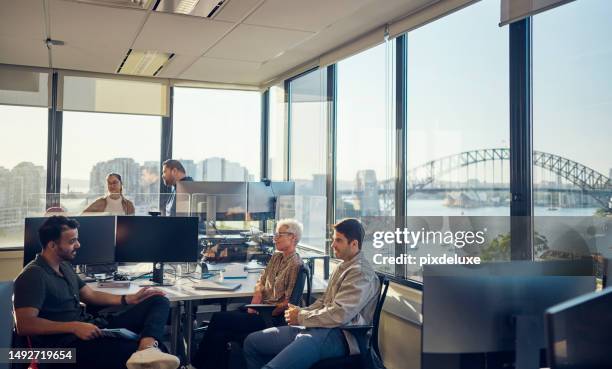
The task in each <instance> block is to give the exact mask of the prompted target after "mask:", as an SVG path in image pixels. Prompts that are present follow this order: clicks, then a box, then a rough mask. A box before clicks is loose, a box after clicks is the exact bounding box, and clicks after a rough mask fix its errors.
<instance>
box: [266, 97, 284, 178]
mask: <svg viewBox="0 0 612 369" xmlns="http://www.w3.org/2000/svg"><path fill="white" fill-rule="evenodd" d="M269 112H270V117H269V124H270V127H269V134H268V137H269V139H268V171H269V174H268V175H269V178H270V179H271V180H273V181H282V180H284V179H285V171H286V167H287V160H286V153H287V124H286V121H287V120H286V119H285V118H286V104H285V90H284V89H283V86H282V85H276V86H272V87H270V95H269Z"/></svg>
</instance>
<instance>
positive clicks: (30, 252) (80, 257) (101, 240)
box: [23, 216, 115, 266]
mask: <svg viewBox="0 0 612 369" xmlns="http://www.w3.org/2000/svg"><path fill="white" fill-rule="evenodd" d="M70 218H72V219H76V221H77V222H79V243H80V244H81V247H80V248H79V249H78V250H77V253H76V257H75V258H74V260H72V264H74V265H83V264H86V265H93V264H109V263H114V262H115V217H114V216H77V217H70ZM47 219H48V217H38V218H26V219H25V235H24V241H23V265H24V266H25V265H26V264H28V263H29V262H30V261H32V260H34V257H35V256H36V254H37V253H39V252H41V250H42V245H41V243H40V239H39V237H38V229H39V228H40V227H41V226H42V224H43V223H44V222H45V220H47Z"/></svg>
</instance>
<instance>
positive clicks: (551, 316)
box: [545, 288, 612, 369]
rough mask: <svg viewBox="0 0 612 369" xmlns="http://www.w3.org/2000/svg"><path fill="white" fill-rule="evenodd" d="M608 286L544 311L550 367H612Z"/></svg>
mask: <svg viewBox="0 0 612 369" xmlns="http://www.w3.org/2000/svg"><path fill="white" fill-rule="evenodd" d="M610 306H612V288H606V289H605V290H603V291H600V292H592V293H589V294H587V295H584V296H580V297H576V298H575V299H572V300H569V301H566V302H564V303H561V304H559V305H555V306H553V307H551V308H549V309H548V310H546V314H545V323H546V333H547V334H546V338H547V341H548V345H547V346H548V362H549V365H550V368H551V369H609V368H612V355H611V354H610V345H611V344H612V314H610Z"/></svg>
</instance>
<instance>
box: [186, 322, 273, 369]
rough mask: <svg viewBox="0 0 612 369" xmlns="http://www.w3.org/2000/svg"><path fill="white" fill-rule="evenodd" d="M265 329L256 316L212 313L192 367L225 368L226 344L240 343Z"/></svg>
mask: <svg viewBox="0 0 612 369" xmlns="http://www.w3.org/2000/svg"><path fill="white" fill-rule="evenodd" d="M265 327H266V325H265V323H264V321H263V319H262V318H261V317H260V316H259V315H257V314H249V313H247V312H246V311H239V310H235V311H220V312H217V313H214V314H213V316H212V318H211V319H210V324H209V325H208V328H207V329H206V333H204V337H203V338H202V341H200V345H199V347H198V351H197V353H196V356H195V357H194V360H193V363H192V365H193V366H195V367H196V368H198V369H225V368H227V362H228V350H227V344H228V343H229V342H232V341H238V342H240V343H242V341H244V339H245V338H246V336H248V335H249V334H250V333H252V332H256V331H259V330H262V329H264V328H265Z"/></svg>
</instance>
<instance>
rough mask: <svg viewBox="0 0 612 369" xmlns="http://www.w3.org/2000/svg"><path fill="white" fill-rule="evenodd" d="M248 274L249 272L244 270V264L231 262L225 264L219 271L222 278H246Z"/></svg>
mask: <svg viewBox="0 0 612 369" xmlns="http://www.w3.org/2000/svg"><path fill="white" fill-rule="evenodd" d="M248 274H249V273H248V272H247V271H246V270H244V264H239V263H232V264H229V265H226V266H225V268H224V270H223V271H222V272H221V277H222V278H223V279H228V278H230V279H231V278H246V277H247V276H248Z"/></svg>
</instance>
